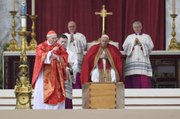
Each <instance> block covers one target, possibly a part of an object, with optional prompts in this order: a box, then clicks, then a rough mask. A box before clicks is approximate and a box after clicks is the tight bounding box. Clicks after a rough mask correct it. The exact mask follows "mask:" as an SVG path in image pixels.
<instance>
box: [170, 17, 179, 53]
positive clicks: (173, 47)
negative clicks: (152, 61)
mask: <svg viewBox="0 0 180 119" xmlns="http://www.w3.org/2000/svg"><path fill="white" fill-rule="evenodd" d="M170 16H171V17H172V32H171V35H172V38H171V41H170V45H169V48H168V50H180V44H179V43H177V40H176V38H175V36H176V31H175V28H176V26H175V18H176V17H177V14H171V15H170Z"/></svg>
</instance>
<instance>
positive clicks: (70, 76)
mask: <svg viewBox="0 0 180 119" xmlns="http://www.w3.org/2000/svg"><path fill="white" fill-rule="evenodd" d="M67 41H68V38H67V36H66V35H61V36H60V37H59V38H58V41H57V43H59V44H61V45H62V46H63V47H64V48H65V49H66V47H67ZM66 51H67V53H68V66H67V67H66V75H67V80H66V81H65V89H66V100H65V108H66V109H73V104H72V84H73V83H74V81H75V80H74V79H75V78H76V74H77V73H78V72H77V71H78V70H77V69H78V60H77V57H76V55H75V54H74V53H73V52H72V51H70V50H68V49H66Z"/></svg>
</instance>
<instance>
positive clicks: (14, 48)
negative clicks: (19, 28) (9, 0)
mask: <svg viewBox="0 0 180 119" xmlns="http://www.w3.org/2000/svg"><path fill="white" fill-rule="evenodd" d="M10 13H11V15H12V33H11V35H12V39H11V40H10V42H9V44H8V45H9V46H8V48H7V50H8V51H17V50H19V48H18V42H17V41H16V39H15V37H16V31H15V27H16V24H15V15H16V13H17V11H10Z"/></svg>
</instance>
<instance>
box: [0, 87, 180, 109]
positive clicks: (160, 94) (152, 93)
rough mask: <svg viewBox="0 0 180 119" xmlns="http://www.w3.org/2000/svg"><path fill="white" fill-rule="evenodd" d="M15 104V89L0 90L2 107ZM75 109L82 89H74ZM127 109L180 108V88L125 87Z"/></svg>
mask: <svg viewBox="0 0 180 119" xmlns="http://www.w3.org/2000/svg"><path fill="white" fill-rule="evenodd" d="M31 102H32V105H33V96H32V100H31ZM15 105H16V98H15V95H14V90H10V89H8V90H0V109H1V110H2V109H3V110H7V109H15ZM73 109H82V90H81V89H74V90H73ZM125 109H180V89H125Z"/></svg>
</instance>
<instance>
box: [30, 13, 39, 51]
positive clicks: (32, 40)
mask: <svg viewBox="0 0 180 119" xmlns="http://www.w3.org/2000/svg"><path fill="white" fill-rule="evenodd" d="M28 16H29V17H30V18H31V21H32V27H31V28H32V32H31V38H32V39H31V41H30V45H29V50H35V49H36V46H37V41H36V33H35V28H36V27H35V19H36V18H37V15H28Z"/></svg>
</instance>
